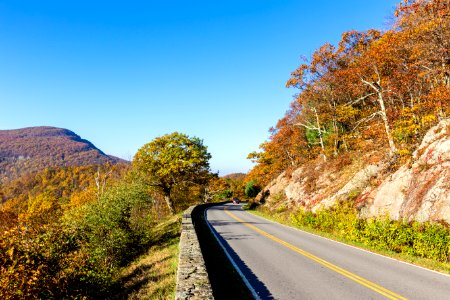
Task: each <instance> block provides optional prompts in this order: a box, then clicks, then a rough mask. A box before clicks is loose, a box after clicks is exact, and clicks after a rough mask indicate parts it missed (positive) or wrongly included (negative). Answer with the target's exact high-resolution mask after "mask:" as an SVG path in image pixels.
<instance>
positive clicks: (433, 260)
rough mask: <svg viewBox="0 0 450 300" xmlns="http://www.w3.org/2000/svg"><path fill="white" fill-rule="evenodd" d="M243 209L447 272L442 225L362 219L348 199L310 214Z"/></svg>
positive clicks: (448, 253) (449, 232)
mask: <svg viewBox="0 0 450 300" xmlns="http://www.w3.org/2000/svg"><path fill="white" fill-rule="evenodd" d="M245 209H247V210H248V211H250V212H252V213H254V214H256V215H259V216H262V217H264V218H267V219H270V220H273V221H275V222H279V223H282V224H285V225H288V226H291V227H295V228H298V229H301V230H305V231H307V232H311V233H314V234H317V235H320V236H324V237H327V238H331V239H334V240H337V241H341V242H344V243H347V244H350V245H354V246H357V247H360V248H363V249H367V250H370V251H373V252H376V253H380V254H383V255H387V256H391V257H393V258H397V259H399V260H403V261H406V262H410V263H414V264H417V265H420V266H423V267H426V268H430V269H434V270H437V271H440V272H444V273H447V274H450V229H449V228H448V227H447V226H445V225H442V224H436V223H429V222H425V223H419V222H416V221H413V222H407V221H404V220H400V221H395V220H390V219H389V217H387V216H385V217H379V218H369V219H361V218H359V217H358V213H357V210H356V209H355V208H354V206H353V204H352V203H351V202H348V201H347V202H339V203H337V204H336V205H335V206H333V207H332V208H330V209H324V210H320V211H317V212H316V213H313V212H311V211H305V210H303V209H299V210H297V211H294V212H292V211H288V210H287V209H279V210H278V211H273V210H270V208H268V207H265V206H264V205H259V206H258V205H256V204H254V203H249V204H248V205H246V207H245Z"/></svg>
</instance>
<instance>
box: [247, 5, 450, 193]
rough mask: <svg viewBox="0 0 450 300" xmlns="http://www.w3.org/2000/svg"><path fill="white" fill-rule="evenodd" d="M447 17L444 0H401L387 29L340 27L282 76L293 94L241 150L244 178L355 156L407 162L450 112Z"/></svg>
mask: <svg viewBox="0 0 450 300" xmlns="http://www.w3.org/2000/svg"><path fill="white" fill-rule="evenodd" d="M449 16H450V4H449V2H448V1H446V0H409V1H402V2H401V3H400V4H399V5H398V7H397V9H396V11H395V17H394V19H393V21H392V25H391V26H390V28H389V29H387V30H385V31H380V30H377V29H370V30H367V31H363V32H358V31H348V32H345V33H343V34H342V38H341V41H340V42H339V44H338V45H332V44H329V43H326V44H324V45H323V46H322V47H320V48H319V49H317V50H316V51H315V52H314V53H313V55H312V56H311V57H310V58H309V59H305V60H304V61H303V62H302V63H301V64H300V66H299V67H298V68H297V69H295V70H294V71H293V72H292V74H291V78H290V79H289V80H288V81H287V84H286V85H287V87H293V88H296V89H298V94H297V95H296V97H295V100H294V101H293V102H292V103H291V106H290V108H289V110H288V111H287V112H286V114H285V116H284V117H283V118H281V119H280V120H279V121H278V123H277V124H276V126H275V127H273V128H272V129H271V130H270V132H271V137H270V139H269V140H268V141H267V142H265V143H263V144H261V146H260V148H261V151H260V152H253V153H251V154H250V155H249V158H250V159H252V160H253V161H254V162H256V166H255V167H254V168H253V169H252V170H251V172H250V174H249V175H248V177H247V180H248V181H250V180H256V181H257V182H258V183H259V184H260V185H261V186H263V185H266V184H267V183H268V182H269V181H270V180H272V179H274V178H275V177H276V176H277V175H279V174H280V173H281V172H283V171H286V170H287V171H293V170H295V169H296V168H298V167H300V166H309V167H308V168H309V169H314V168H315V167H317V166H318V165H322V164H323V163H324V162H328V163H330V167H331V166H333V165H340V166H343V165H349V164H351V163H352V160H353V159H354V158H355V157H358V158H364V159H366V161H370V162H371V163H376V162H379V161H381V160H387V161H389V162H390V164H392V166H393V167H395V166H397V167H398V166H399V165H400V164H401V163H404V162H406V161H408V160H409V159H410V158H411V156H412V153H413V151H414V150H415V149H416V148H417V147H418V145H419V143H420V141H421V139H422V138H423V136H424V134H425V133H426V131H427V130H428V129H429V128H431V127H432V126H434V125H436V124H437V123H438V122H439V120H441V119H444V118H446V117H448V116H449V115H450V17H449ZM325 168H326V165H325Z"/></svg>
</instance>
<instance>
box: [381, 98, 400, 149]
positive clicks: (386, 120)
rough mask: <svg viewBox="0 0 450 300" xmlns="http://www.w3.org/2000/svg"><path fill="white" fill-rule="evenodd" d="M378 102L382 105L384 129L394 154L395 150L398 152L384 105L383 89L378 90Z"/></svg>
mask: <svg viewBox="0 0 450 300" xmlns="http://www.w3.org/2000/svg"><path fill="white" fill-rule="evenodd" d="M378 104H379V105H380V113H381V119H382V120H383V123H384V130H385V131H386V136H387V139H388V142H389V154H390V155H391V156H392V155H394V154H395V152H397V148H396V147H395V144H394V139H393V138H392V133H391V128H390V126H389V122H388V119H387V115H386V108H385V106H384V99H383V95H382V93H381V91H378Z"/></svg>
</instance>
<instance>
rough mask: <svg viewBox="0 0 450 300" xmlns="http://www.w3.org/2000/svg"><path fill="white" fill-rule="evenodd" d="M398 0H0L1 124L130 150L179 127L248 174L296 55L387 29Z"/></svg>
mask: <svg viewBox="0 0 450 300" xmlns="http://www.w3.org/2000/svg"><path fill="white" fill-rule="evenodd" d="M398 1H399V0H397V1H393V0H386V1H361V0H359V1H356V0H351V1H327V0H325V1H290V0H226V1H225V0H223V1H215V0H209V1H206V0H205V1H196V0H189V1H187V0H186V1H178V0H177V1H163V0H160V1H151V0H149V1H132V0H128V1H95V0H89V1H85V0H77V1H75V0H72V1H61V0H54V1H46V0H41V1H37V0H33V1H29V0H0V129H14V128H21V127H29V126H40V125H48V126H56V127H63V128H68V129H70V130H73V131H74V132H76V133H77V134H79V135H80V136H81V137H83V138H85V139H88V140H90V141H91V142H93V143H94V144H95V145H96V146H97V147H99V148H100V149H102V150H103V151H104V152H106V153H108V154H112V155H116V156H119V157H122V158H126V159H130V158H131V157H132V156H133V155H134V153H135V152H136V150H137V149H138V148H139V147H141V146H142V145H143V144H145V143H147V142H149V141H151V140H152V139H153V138H155V137H157V136H160V135H163V134H165V133H170V132H173V131H180V132H184V133H186V134H189V135H190V136H198V137H200V138H202V139H203V140H204V143H205V145H207V146H208V147H209V151H210V152H211V154H212V156H213V159H212V161H211V167H212V169H213V170H214V171H218V170H219V171H220V174H222V175H223V174H227V173H231V172H246V171H248V170H249V169H250V168H251V166H252V164H251V162H250V161H248V160H247V159H246V156H247V154H248V153H249V152H251V151H254V150H258V146H259V144H261V143H262V142H263V141H264V140H266V139H267V138H268V129H269V128H270V127H271V126H274V125H275V124H276V121H277V120H278V119H279V118H281V117H282V116H283V114H284V112H285V111H286V109H287V108H288V105H289V103H290V102H291V100H292V95H293V94H295V93H296V91H295V90H293V89H286V88H285V82H286V81H287V79H288V78H289V75H290V72H292V71H293V70H294V69H295V68H296V67H297V66H298V65H299V63H300V56H301V55H307V56H309V55H310V54H311V53H312V52H313V51H314V50H315V49H316V48H318V47H319V46H321V45H322V44H323V43H325V42H332V43H337V42H338V41H339V38H340V35H341V33H342V32H343V31H347V30H351V29H357V30H365V29H368V28H379V29H383V28H385V27H386V24H387V23H388V20H389V19H388V17H389V16H390V15H392V12H393V9H394V7H395V5H396V3H397V2H398Z"/></svg>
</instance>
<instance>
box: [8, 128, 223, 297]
mask: <svg viewBox="0 0 450 300" xmlns="http://www.w3.org/2000/svg"><path fill="white" fill-rule="evenodd" d="M155 149H156V150H155ZM209 158H210V155H209V153H208V152H207V148H206V146H204V145H203V143H202V141H201V140H200V139H198V138H190V137H188V136H186V135H184V134H181V133H172V134H168V135H165V136H162V137H159V138H157V139H155V140H154V141H152V142H150V143H149V144H147V145H144V146H143V147H142V148H141V149H140V150H139V151H138V154H136V157H135V158H134V160H133V162H132V164H131V165H129V164H123V165H110V164H105V165H95V166H82V167H64V168H50V169H45V170H44V171H41V172H38V173H34V174H27V175H25V176H22V177H21V178H19V179H17V180H14V181H11V182H6V183H4V184H2V186H1V187H0V196H1V199H2V202H1V206H0V218H1V221H0V230H1V234H0V298H2V299H31V298H33V299H35V298H40V299H42V298H45V299H47V298H50V299H67V298H77V299H105V298H111V299H127V298H130V299H137V298H147V299H167V298H172V297H173V295H174V289H175V274H176V268H177V259H178V241H179V235H180V223H181V216H180V214H181V212H182V211H183V210H184V209H185V208H187V207H189V206H190V205H192V204H196V203H201V202H203V201H204V199H205V198H206V197H205V191H206V190H207V186H208V182H209V181H210V180H212V179H214V178H217V175H215V174H212V173H211V172H210V171H209ZM187 167H189V168H190V169H189V170H188V171H189V172H185V170H186V168H187Z"/></svg>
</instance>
